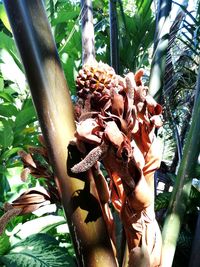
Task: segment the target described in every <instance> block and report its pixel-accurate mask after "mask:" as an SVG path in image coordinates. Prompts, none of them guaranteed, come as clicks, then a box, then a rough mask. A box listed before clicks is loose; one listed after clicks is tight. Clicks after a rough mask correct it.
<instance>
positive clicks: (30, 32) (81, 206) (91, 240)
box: [4, 0, 117, 267]
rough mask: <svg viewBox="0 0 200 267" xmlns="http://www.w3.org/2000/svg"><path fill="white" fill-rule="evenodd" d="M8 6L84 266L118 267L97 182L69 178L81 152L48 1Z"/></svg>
mask: <svg viewBox="0 0 200 267" xmlns="http://www.w3.org/2000/svg"><path fill="white" fill-rule="evenodd" d="M4 5H5V7H6V11H7V14H8V17H9V21H10V24H11V27H12V30H13V34H14V37H15V41H16V44H17V46H18V49H19V52H20V55H21V59H22V62H23V65H24V69H25V72H26V76H27V79H28V83H29V86H30V90H31V94H32V97H33V102H34V105H35V108H36V111H37V114H38V118H39V122H40V126H41V129H42V133H43V136H44V138H45V141H46V144H47V149H48V153H49V157H50V160H51V164H52V166H53V169H54V172H55V174H56V177H57V179H56V182H57V185H58V188H59V191H60V195H61V199H62V203H63V207H64V210H65V214H66V217H67V220H68V223H69V227H70V231H71V235H72V238H73V242H74V246H75V251H76V256H77V260H78V263H79V266H81V267H82V266H83V267H102V266H112V267H116V266H117V264H116V260H115V257H114V254H113V250H112V246H111V242H110V239H109V237H108V234H107V230H106V225H105V222H104V220H103V217H102V214H101V209H100V205H99V200H98V194H97V192H96V189H95V186H94V181H93V180H92V177H91V178H90V180H89V179H88V177H87V174H83V175H80V176H78V177H74V176H72V174H71V173H70V172H69V170H70V166H69V165H68V164H70V162H72V164H73V163H74V162H73V161H74V159H76V160H77V157H79V153H78V151H74V148H73V149H72V148H71V147H69V146H68V145H69V141H70V140H71V139H72V138H73V137H74V132H75V124H74V118H73V107H72V103H71V98H70V94H69V90H68V87H67V85H66V80H65V77H64V73H63V71H62V68H61V64H60V61H59V58H58V53H57V50H56V46H55V43H54V40H53V36H52V34H51V29H50V25H49V23H48V20H47V17H46V14H45V10H44V7H43V1H42V0H28V1H27V0H18V1H13V0H4ZM68 154H69V156H68V157H67V155H68ZM78 160H80V158H79V159H78ZM66 264H67V263H66Z"/></svg>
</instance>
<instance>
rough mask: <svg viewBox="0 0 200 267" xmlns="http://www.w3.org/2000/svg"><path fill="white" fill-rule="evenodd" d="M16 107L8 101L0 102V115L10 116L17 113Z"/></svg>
mask: <svg viewBox="0 0 200 267" xmlns="http://www.w3.org/2000/svg"><path fill="white" fill-rule="evenodd" d="M17 112H18V111H17V108H16V107H15V106H14V105H12V104H8V103H4V104H0V115H1V116H4V117H12V116H16V114H17Z"/></svg>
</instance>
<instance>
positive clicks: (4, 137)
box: [0, 119, 14, 148]
mask: <svg viewBox="0 0 200 267" xmlns="http://www.w3.org/2000/svg"><path fill="white" fill-rule="evenodd" d="M13 139H14V135H13V129H12V126H11V122H10V121H7V120H5V119H1V121H0V147H2V148H8V147H9V146H11V145H12V142H13Z"/></svg>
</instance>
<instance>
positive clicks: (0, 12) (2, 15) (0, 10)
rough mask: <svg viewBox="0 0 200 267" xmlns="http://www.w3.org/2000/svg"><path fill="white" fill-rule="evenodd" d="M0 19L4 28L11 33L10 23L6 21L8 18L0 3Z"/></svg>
mask: <svg viewBox="0 0 200 267" xmlns="http://www.w3.org/2000/svg"><path fill="white" fill-rule="evenodd" d="M0 19H1V21H2V22H3V24H4V26H5V27H6V28H7V29H8V30H9V31H10V32H11V27H10V23H9V21H8V17H7V15H6V12H5V9H4V7H3V4H2V3H0Z"/></svg>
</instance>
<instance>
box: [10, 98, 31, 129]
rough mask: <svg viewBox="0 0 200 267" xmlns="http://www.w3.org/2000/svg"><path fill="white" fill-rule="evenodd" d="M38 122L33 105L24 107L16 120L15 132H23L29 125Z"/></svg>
mask: <svg viewBox="0 0 200 267" xmlns="http://www.w3.org/2000/svg"><path fill="white" fill-rule="evenodd" d="M35 120H36V113H35V108H34V106H33V104H32V103H31V104H29V105H24V107H23V109H22V110H20V111H19V113H18V114H17V116H16V120H15V131H18V130H19V131H21V130H23V129H24V128H25V127H26V126H27V125H28V124H30V123H32V122H34V121H35Z"/></svg>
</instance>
